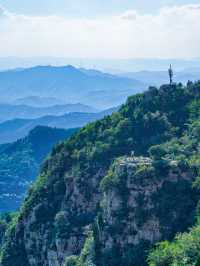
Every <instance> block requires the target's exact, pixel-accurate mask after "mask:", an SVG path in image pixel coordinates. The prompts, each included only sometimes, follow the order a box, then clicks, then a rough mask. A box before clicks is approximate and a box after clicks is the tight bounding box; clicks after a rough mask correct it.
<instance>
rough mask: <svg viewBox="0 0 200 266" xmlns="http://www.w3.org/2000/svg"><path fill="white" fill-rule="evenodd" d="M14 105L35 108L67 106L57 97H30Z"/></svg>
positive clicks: (21, 99)
mask: <svg viewBox="0 0 200 266" xmlns="http://www.w3.org/2000/svg"><path fill="white" fill-rule="evenodd" d="M12 104H13V105H28V106H33V107H50V106H54V105H66V102H65V101H63V100H59V99H57V98H55V97H39V96H28V97H24V98H19V99H16V100H14V101H13V102H12Z"/></svg>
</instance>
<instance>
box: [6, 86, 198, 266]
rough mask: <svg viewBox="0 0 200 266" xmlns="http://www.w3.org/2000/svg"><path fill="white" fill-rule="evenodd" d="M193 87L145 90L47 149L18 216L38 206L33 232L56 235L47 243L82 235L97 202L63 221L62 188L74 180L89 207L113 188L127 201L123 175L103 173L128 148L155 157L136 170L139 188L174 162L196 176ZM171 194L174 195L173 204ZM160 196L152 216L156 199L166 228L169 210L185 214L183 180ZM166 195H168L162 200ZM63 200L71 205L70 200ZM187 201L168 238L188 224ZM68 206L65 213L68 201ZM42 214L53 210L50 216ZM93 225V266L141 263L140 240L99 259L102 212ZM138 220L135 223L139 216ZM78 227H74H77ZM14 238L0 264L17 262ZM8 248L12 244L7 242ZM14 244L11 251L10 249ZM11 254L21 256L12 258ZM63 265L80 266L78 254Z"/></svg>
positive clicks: (119, 214) (120, 222) (91, 220)
mask: <svg viewBox="0 0 200 266" xmlns="http://www.w3.org/2000/svg"><path fill="white" fill-rule="evenodd" d="M199 88H200V83H195V84H189V85H188V86H187V87H183V86H182V85H181V84H179V85H175V84H174V85H172V86H168V85H165V86H162V87H161V88H160V89H156V88H153V89H152V88H151V90H149V91H147V92H145V93H143V94H138V95H135V96H132V97H130V98H129V99H128V100H127V103H126V104H125V105H123V106H122V107H121V109H120V111H119V112H116V113H113V115H111V116H106V117H105V118H104V119H102V120H100V121H97V122H95V123H91V124H89V125H87V126H85V127H84V128H82V129H81V130H80V131H78V133H76V134H75V135H74V136H72V137H71V138H70V139H69V140H68V141H65V142H62V143H60V144H59V145H57V146H56V147H54V148H53V151H52V153H51V156H50V157H49V158H48V159H47V160H46V161H45V163H44V165H43V168H42V171H41V174H40V177H39V178H38V180H37V181H36V183H35V184H34V185H33V187H32V188H31V190H30V191H29V195H28V197H27V198H26V200H25V202H24V204H23V208H22V210H21V212H20V216H19V219H20V220H23V219H26V218H27V217H28V216H29V214H30V213H32V210H33V208H34V207H35V206H37V205H38V206H40V205H42V207H41V210H42V211H41V210H40V209H39V210H38V213H37V215H38V220H37V222H38V224H37V228H41V226H46V227H48V228H49V231H51V230H52V231H53V232H55V234H53V232H50V233H52V239H51V241H52V243H54V242H55V237H56V236H55V235H57V237H58V236H59V237H62V236H63V237H65V236H67V234H68V230H69V231H70V232H73V229H74V227H75V228H76V229H80V230H82V227H84V226H87V225H89V224H93V223H94V221H95V220H96V216H97V213H98V212H99V205H98V204H96V202H95V204H94V207H93V208H92V209H91V210H87V211H86V210H85V211H83V212H78V211H76V210H75V211H73V213H71V212H70V211H71V210H70V211H69V210H68V209H67V210H66V211H67V212H68V213H69V214H68V216H67V219H66V217H65V214H64V213H59V212H60V206H61V203H62V199H63V197H64V195H65V186H64V184H65V185H66V187H67V186H68V185H70V184H71V183H70V182H71V180H72V179H73V181H74V182H75V183H76V185H77V188H78V189H80V193H81V196H83V197H84V200H85V201H88V202H90V201H92V200H94V197H95V196H97V198H98V197H99V195H101V192H102V190H103V191H104V192H106V191H108V190H109V189H113V188H114V189H116V190H118V192H120V196H121V197H122V198H123V197H124V199H126V196H127V194H128V191H127V190H126V189H125V188H124V180H125V176H123V175H122V176H119V177H117V178H116V176H115V175H113V171H112V168H111V170H110V171H109V172H108V169H109V167H110V165H111V163H112V162H113V161H114V160H115V159H116V158H117V157H120V156H124V155H125V156H126V155H130V153H131V152H132V151H134V152H135V155H136V156H138V155H142V156H146V155H148V151H150V154H151V156H152V158H153V160H154V161H153V164H152V167H141V168H140V169H138V172H137V178H136V179H134V182H140V183H141V184H142V182H143V180H145V177H147V176H148V175H149V176H150V178H152V180H154V178H157V179H158V180H159V178H161V177H162V176H165V175H167V174H168V173H169V171H171V170H173V169H177V164H178V166H179V165H180V168H181V169H183V172H184V170H190V171H191V173H192V174H193V172H195V173H197V172H198V169H197V168H198V167H197V165H196V162H197V161H198V160H197V154H198V152H199V148H198V147H199V146H198V143H199V142H198V141H199V139H198V134H199V129H198V128H199V126H198V125H197V124H198V118H199V117H198V111H196V109H198V101H199V96H200V94H199V93H200V91H199ZM152 146H154V147H152ZM97 173H98V175H97ZM106 173H107V175H106ZM105 176H106V177H105ZM94 177H95V178H96V179H95V185H94V182H91V180H92V181H94ZM104 177H105V178H104ZM102 180H103V181H102ZM100 183H101V191H100ZM63 187H64V189H63ZM177 192H178V193H179V195H181V197H180V198H177V199H176V193H177ZM159 193H160V194H159ZM159 193H158V194H157V195H155V198H154V201H155V206H154V207H155V210H154V211H155V212H157V213H158V215H160V213H159V212H160V211H161V210H160V209H157V205H156V202H158V201H160V200H161V205H162V201H163V205H162V206H163V210H162V211H161V216H162V217H161V218H162V219H161V220H162V223H163V225H166V224H165V222H166V223H167V222H169V224H170V223H173V221H174V220H173V217H172V218H171V217H169V216H168V208H169V209H170V210H171V209H172V210H173V209H175V211H177V213H178V215H179V213H181V214H182V213H183V212H184V211H185V209H184V206H185V205H184V202H185V201H187V199H188V198H187V196H188V197H191V194H192V193H193V190H192V188H191V187H189V183H187V182H186V183H185V182H181V183H180V184H178V187H177V188H174V187H173V186H172V185H171V183H170V184H169V183H166V184H164V186H163V190H161V191H160V192H159ZM168 194H169V196H166V195H168ZM163 195H165V197H164V196H163ZM170 195H171V196H170ZM99 198H100V197H99ZM68 200H69V202H70V196H69V199H68ZM138 200H139V199H138ZM152 200H153V199H152ZM176 200H178V201H183V202H182V203H181V204H180V205H178V207H177V208H176V206H175V205H176ZM170 201H171V202H170ZM125 202H126V201H125ZM140 202H141V205H144V204H145V201H143V199H140ZM194 202H196V199H194V201H193V200H192V201H191V202H190V201H188V202H187V204H186V214H185V216H184V218H185V219H186V223H184V226H183V227H184V228H182V227H181V226H180V228H179V225H178V224H175V228H174V231H173V232H169V234H168V235H167V238H170V239H171V238H172V237H174V234H175V233H176V232H180V231H181V230H184V229H185V228H186V227H187V226H189V225H191V224H192V221H191V219H190V215H188V220H187V211H188V210H190V214H191V213H192V212H193V208H195V207H196V206H194V205H195V204H194ZM67 208H70V203H69V205H67ZM49 209H51V210H52V211H51V212H49ZM172 210H171V211H172ZM127 211H128V210H127V209H126V204H124V205H122V208H121V209H119V210H118V211H116V212H115V213H114V215H115V217H117V218H118V223H117V226H116V227H113V228H111V229H112V230H113V232H112V234H113V237H115V234H116V233H118V234H119V233H121V232H122V229H123V228H122V227H123V226H122V225H123V219H124V221H126V218H127V217H126V213H127ZM138 212H139V213H138V216H140V217H142V215H146V213H141V212H142V208H141V210H138ZM42 213H43V214H45V218H44V219H45V220H43V218H42ZM122 218H123V219H122ZM97 220H98V222H97V225H96V230H95V234H94V241H95V243H94V247H95V251H96V252H97V253H96V254H95V255H97V256H96V261H97V263H98V264H99V265H100V266H102V265H106V266H114V265H116V266H122V265H123V266H124V265H131V266H132V265H134V263H136V265H137V266H139V265H144V264H143V262H144V250H145V252H146V249H148V248H149V243H146V242H145V243H139V245H138V246H137V247H136V246H134V247H132V246H131V247H130V246H129V247H127V249H126V251H124V250H122V251H120V252H121V253H118V252H117V251H118V247H117V246H116V247H115V246H114V247H113V249H112V250H111V251H109V252H108V253H107V254H104V255H105V257H104V256H103V257H101V258H99V257H98V255H100V254H98V251H99V245H101V243H100V242H101V239H99V238H98V230H101V229H102V228H101V227H103V226H104V221H102V220H101V213H100V214H99V217H98V219H97ZM68 222H69V224H68ZM138 222H139V224H142V219H141V220H140V221H138ZM22 224H23V223H22ZM78 225H79V226H80V228H79V227H78V228H77V226H78ZM170 225H171V224H170ZM18 232H19V233H20V234H22V238H21V239H23V233H24V232H23V228H20V230H19V231H18ZM17 241H20V236H18V237H14V236H12V235H11V237H10V240H9V241H8V244H7V245H6V248H5V249H4V251H3V256H2V257H3V259H2V261H3V263H2V265H3V266H7V265H9V262H10V259H11V257H12V258H13V259H15V257H16V261H17V260H18V259H19V258H21V259H22V257H23V255H24V247H23V245H22V246H20V250H21V251H19V249H18V247H17ZM96 241H97V242H96ZM11 243H14V244H12V245H11ZM20 243H21V242H20ZM52 243H51V244H52ZM15 244H16V246H14V247H15V250H13V245H15ZM17 252H19V253H20V254H19V255H18V254H17ZM82 254H83V257H84V258H86V257H88V256H87V255H89V254H88V253H87V252H86V253H84V251H83V253H82ZM137 254H138V256H137ZM141 254H142V255H141ZM145 254H146V253H145ZM120 255H121V256H120ZM132 260H133V262H132ZM24 261H26V260H25V259H24V260H23V263H24ZM69 262H70V263H71V265H73V266H74V265H79V264H76V263H79V262H80V258H79V257H78V260H77V257H73V258H70V261H69ZM23 263H22V264H20V263H19V262H18V261H17V263H16V266H21V265H23ZM83 263H85V260H83ZM106 263H107V264H106ZM28 265H29V264H27V266H28ZM68 265H70V264H68ZM71 265H70V266H71ZM82 265H85V264H81V266H82ZM86 265H87V264H86ZM99 265H98V266H99ZM161 265H162V264H161ZM163 266H164V265H163Z"/></svg>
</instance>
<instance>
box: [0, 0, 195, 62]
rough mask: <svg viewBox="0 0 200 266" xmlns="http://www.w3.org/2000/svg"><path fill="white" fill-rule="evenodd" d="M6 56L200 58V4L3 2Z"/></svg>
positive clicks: (0, 21) (0, 27)
mask: <svg viewBox="0 0 200 266" xmlns="http://www.w3.org/2000/svg"><path fill="white" fill-rule="evenodd" d="M0 6H1V8H0V56H65V57H83V58H134V57H143V58H145V57H148V58H149V57H162V58H172V57H177V58H191V57H200V49H199V46H200V34H199V32H200V20H199V18H200V1H199V0H198V1H195V0H192V1H188V0H174V1H172V0H160V1H159V0H151V1H150V0H146V1H141V0H109V1H108V0H101V1H99V0H28V1H27V0H2V1H0Z"/></svg>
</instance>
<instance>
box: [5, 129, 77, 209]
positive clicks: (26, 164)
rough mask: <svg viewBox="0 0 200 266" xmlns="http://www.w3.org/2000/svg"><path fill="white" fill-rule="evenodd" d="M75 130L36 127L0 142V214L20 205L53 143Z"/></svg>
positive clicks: (65, 137)
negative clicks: (26, 133) (3, 143)
mask: <svg viewBox="0 0 200 266" xmlns="http://www.w3.org/2000/svg"><path fill="white" fill-rule="evenodd" d="M75 131H76V129H69V130H64V129H55V128H48V127H42V126H38V127H36V128H35V129H33V130H32V131H31V132H30V133H29V135H28V136H27V137H25V138H23V139H20V140H18V141H16V142H14V143H11V144H5V145H0V184H1V186H0V213H1V212H7V211H15V210H16V209H18V208H19V207H20V204H21V202H22V200H23V199H24V196H25V193H26V192H27V189H28V187H29V186H30V184H31V183H32V182H33V181H34V180H35V178H36V176H37V175H38V171H39V167H40V164H41V163H42V161H43V159H44V158H45V157H46V156H47V155H48V153H49V152H50V150H51V148H52V147H53V145H54V144H56V143H57V142H59V141H61V140H64V139H67V138H68V137H69V136H71V135H72V134H73V133H75Z"/></svg>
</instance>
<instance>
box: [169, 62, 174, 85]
mask: <svg viewBox="0 0 200 266" xmlns="http://www.w3.org/2000/svg"><path fill="white" fill-rule="evenodd" d="M168 72H169V79H170V85H172V83H173V75H174V73H173V70H172V65H171V64H170V68H169V70H168Z"/></svg>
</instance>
